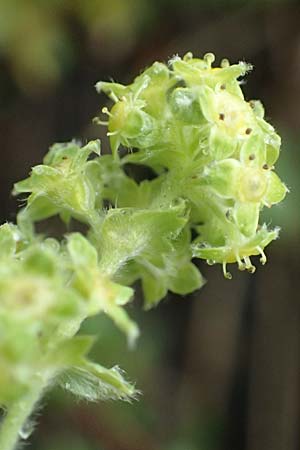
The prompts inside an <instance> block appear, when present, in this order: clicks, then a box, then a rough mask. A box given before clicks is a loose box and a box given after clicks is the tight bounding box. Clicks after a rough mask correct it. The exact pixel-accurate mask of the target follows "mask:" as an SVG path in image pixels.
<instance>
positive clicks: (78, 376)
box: [60, 361, 138, 402]
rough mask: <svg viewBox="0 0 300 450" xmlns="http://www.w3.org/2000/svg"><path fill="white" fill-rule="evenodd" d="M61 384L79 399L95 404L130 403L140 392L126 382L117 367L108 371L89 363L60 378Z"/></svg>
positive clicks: (84, 363) (86, 362)
mask: <svg viewBox="0 0 300 450" xmlns="http://www.w3.org/2000/svg"><path fill="white" fill-rule="evenodd" d="M60 384H61V386H62V387H63V388H64V389H66V390H68V391H70V392H72V394H74V395H76V396H77V397H79V398H82V399H85V400H88V401H93V402H95V401H98V400H126V401H130V400H133V399H135V398H136V396H137V395H138V391H136V389H135V388H134V386H133V385H132V384H130V383H129V382H128V381H126V380H125V378H124V376H123V374H122V372H121V370H120V369H119V368H118V367H117V366H115V367H112V368H111V369H106V368H105V367H103V366H100V365H99V364H95V363H92V362H89V361H84V362H83V363H82V364H81V365H78V366H77V367H74V368H73V369H71V370H69V371H67V372H65V373H64V374H63V375H62V376H61V378H60Z"/></svg>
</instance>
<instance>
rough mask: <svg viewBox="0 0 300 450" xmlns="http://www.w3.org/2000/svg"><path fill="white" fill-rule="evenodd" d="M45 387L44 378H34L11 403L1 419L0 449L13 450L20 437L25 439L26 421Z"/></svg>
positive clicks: (28, 432) (28, 429) (28, 426)
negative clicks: (28, 387) (23, 392)
mask: <svg viewBox="0 0 300 450" xmlns="http://www.w3.org/2000/svg"><path fill="white" fill-rule="evenodd" d="M44 388H45V380H44V379H43V380H41V379H39V380H34V382H33V383H32V385H31V387H30V389H29V390H28V392H27V393H26V394H24V395H23V396H22V397H21V398H20V399H19V400H17V401H15V402H14V403H12V405H11V406H10V407H9V408H8V410H7V413H6V415H5V417H4V419H3V422H2V425H1V432H0V449H1V450H15V449H16V448H17V444H18V442H19V440H20V439H22V438H23V439H27V438H28V437H29V435H30V434H31V429H30V428H31V427H30V425H29V424H28V423H27V421H28V419H29V417H30V415H31V414H32V412H33V410H34V408H35V405H36V403H37V402H38V401H39V399H40V397H41V394H42V392H43V390H44Z"/></svg>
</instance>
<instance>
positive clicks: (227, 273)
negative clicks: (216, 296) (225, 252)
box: [222, 262, 232, 280]
mask: <svg viewBox="0 0 300 450" xmlns="http://www.w3.org/2000/svg"><path fill="white" fill-rule="evenodd" d="M226 266H227V263H226V262H223V264H222V267H223V275H224V277H225V278H226V279H227V280H231V279H232V275H231V273H230V272H227V269H226Z"/></svg>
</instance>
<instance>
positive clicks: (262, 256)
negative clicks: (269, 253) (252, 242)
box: [256, 246, 267, 266]
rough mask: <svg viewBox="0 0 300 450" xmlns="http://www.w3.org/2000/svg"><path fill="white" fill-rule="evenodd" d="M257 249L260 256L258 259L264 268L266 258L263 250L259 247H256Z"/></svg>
mask: <svg viewBox="0 0 300 450" xmlns="http://www.w3.org/2000/svg"><path fill="white" fill-rule="evenodd" d="M256 248H257V250H258V251H259V253H260V255H261V258H260V259H259V260H260V262H261V263H262V265H263V266H264V265H265V264H266V262H267V257H266V255H265V252H264V251H263V249H262V248H261V247H259V246H258V247H256Z"/></svg>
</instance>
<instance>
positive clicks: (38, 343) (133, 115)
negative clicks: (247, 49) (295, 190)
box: [0, 53, 287, 450]
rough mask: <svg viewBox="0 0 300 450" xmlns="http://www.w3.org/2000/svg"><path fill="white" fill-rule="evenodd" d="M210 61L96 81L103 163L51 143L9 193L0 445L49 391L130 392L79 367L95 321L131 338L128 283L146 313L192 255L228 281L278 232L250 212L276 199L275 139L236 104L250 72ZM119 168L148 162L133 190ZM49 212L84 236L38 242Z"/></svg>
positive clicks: (183, 277) (188, 281) (103, 372)
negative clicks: (87, 330) (12, 199)
mask: <svg viewBox="0 0 300 450" xmlns="http://www.w3.org/2000/svg"><path fill="white" fill-rule="evenodd" d="M213 62H214V56H213V55H212V54H210V53H209V54H207V55H205V56H204V58H203V59H196V58H193V57H192V55H191V54H187V55H186V56H185V57H184V58H183V59H181V58H179V57H174V58H173V59H172V60H171V61H170V62H169V65H165V64H162V63H158V62H156V63H154V64H153V65H152V66H151V67H149V68H148V69H146V70H145V71H144V72H143V73H142V74H141V75H139V76H138V77H137V78H136V79H135V80H134V81H133V83H132V84H130V85H129V86H123V85H121V84H118V83H107V82H99V83H98V84H97V89H98V91H104V92H105V93H106V94H108V96H109V97H110V98H111V99H112V101H113V103H114V104H113V106H112V107H111V109H110V110H109V109H108V108H104V109H103V113H105V114H107V116H108V120H107V121H104V120H103V118H102V117H101V118H98V119H97V121H98V122H99V123H101V124H105V125H107V126H108V135H109V137H110V143H111V149H112V152H111V154H106V155H101V152H100V143H99V141H92V142H89V143H88V144H87V145H85V146H83V147H81V145H80V144H79V143H76V142H69V143H65V144H55V145H54V146H53V147H51V148H50V150H49V152H48V154H47V155H46V156H45V158H44V161H43V164H40V165H38V166H36V167H34V168H33V169H32V171H31V174H30V176H29V177H28V178H27V179H26V180H23V181H20V182H18V183H16V184H15V187H14V193H15V194H22V195H24V194H25V195H27V199H26V202H25V206H24V208H23V209H22V210H21V211H20V212H19V214H18V216H17V225H12V224H4V225H2V226H1V227H0V249H1V252H0V298H1V302H0V336H1V343H0V405H1V406H2V407H5V408H7V409H8V413H7V418H6V419H5V421H4V424H3V425H2V430H1V433H0V448H1V449H3V450H11V449H13V448H14V447H15V443H16V442H17V440H18V428H19V427H22V426H23V425H22V424H24V423H25V424H26V420H27V416H28V415H29V414H30V411H31V410H32V408H33V407H34V404H35V403H36V401H38V398H39V397H40V395H41V393H42V392H43V390H44V389H45V388H46V387H47V386H49V384H52V383H54V382H61V383H62V384H63V386H64V387H65V388H66V389H68V390H70V391H71V392H73V393H74V394H76V395H79V396H81V397H84V398H87V399H88V400H97V399H99V398H121V399H130V398H132V397H134V395H135V392H136V391H135V389H134V387H133V386H132V385H130V384H129V383H128V382H127V381H126V380H125V379H124V377H123V375H122V373H121V372H120V371H119V370H118V369H117V368H115V367H113V368H112V369H105V368H103V367H102V366H100V365H98V364H95V363H93V362H91V361H90V360H89V358H88V351H89V349H90V347H91V345H92V340H91V338H90V337H86V336H81V335H77V332H78V330H79V329H80V326H81V323H82V322H83V321H84V320H85V319H86V318H87V317H89V316H91V315H94V314H98V313H104V314H106V315H108V316H109V317H110V318H111V319H112V320H113V321H114V322H115V324H116V326H117V327H119V328H120V329H121V330H122V331H123V332H124V333H125V334H126V336H127V339H128V342H129V344H132V343H134V341H135V339H136V337H137V336H138V328H137V326H136V324H135V323H134V322H133V321H132V320H131V319H130V318H129V316H128V315H127V313H126V311H125V309H124V306H125V305H126V304H127V303H128V302H129V301H130V300H131V298H132V297H133V289H132V288H131V287H130V286H131V285H132V284H133V283H134V282H135V281H136V280H139V279H140V280H141V283H142V287H143V292H144V300H145V307H146V308H151V307H152V306H154V305H156V304H157V303H158V302H159V301H160V300H161V299H162V298H164V297H165V295H166V294H167V292H168V290H170V291H172V292H174V293H177V294H181V295H185V294H187V293H190V292H193V291H194V290H196V289H198V288H200V287H201V286H202V285H203V283H204V280H203V277H202V275H201V273H200V272H199V270H198V268H197V267H196V266H195V264H194V263H193V261H192V259H193V258H201V259H204V260H206V261H207V262H208V263H209V264H214V263H221V264H222V265H223V271H224V275H225V276H226V277H227V278H230V277H231V275H230V273H229V272H227V268H226V264H227V263H235V262H237V263H238V267H239V268H240V269H241V270H244V269H247V270H249V271H250V272H253V271H254V269H255V267H254V266H253V265H252V263H251V260H250V257H251V256H252V255H261V262H262V263H265V262H266V256H265V254H264V248H265V247H266V246H267V245H268V244H269V243H270V242H271V241H272V240H274V239H276V238H277V236H278V229H276V228H275V229H274V230H269V229H268V227H267V226H266V225H265V224H262V225H260V224H259V216H260V212H261V210H262V208H263V207H265V206H267V207H270V206H272V205H273V204H276V203H278V202H280V201H281V200H282V199H283V198H284V196H285V194H286V192H287V188H286V186H285V185H284V184H283V183H282V182H281V181H280V179H279V178H278V176H277V175H276V173H275V172H274V164H275V162H276V160H277V158H278V156H279V150H280V138H279V136H278V135H277V134H276V132H275V130H274V128H273V127H272V126H271V125H270V124H268V123H267V122H266V121H265V119H264V110H263V106H262V105H261V103H260V102H259V101H250V102H247V101H245V99H244V96H243V93H242V90H241V87H240V82H239V78H240V77H241V76H243V75H245V73H246V72H247V71H248V70H249V69H250V66H249V65H247V64H245V63H243V62H241V63H239V64H235V65H230V64H229V62H228V61H227V60H223V61H222V63H221V67H212V64H213ZM129 163H130V165H131V166H132V165H143V166H148V167H147V170H148V169H149V168H150V169H151V172H152V176H151V177H150V178H151V179H147V177H146V178H145V179H143V180H142V181H140V182H137V181H136V180H135V179H134V178H133V177H132V176H130V175H129V173H128V170H127V167H128V164H129ZM153 174H154V176H153ZM108 205H109V206H108ZM52 216H59V217H60V218H61V219H62V221H63V222H64V223H65V224H67V225H68V227H69V229H70V228H71V229H72V223H74V221H76V222H82V223H83V224H84V226H83V227H82V229H83V230H84V233H79V232H73V233H72V232H69V233H67V234H66V235H65V236H63V237H62V238H61V239H57V238H54V237H53V236H44V235H41V234H39V233H37V232H36V230H35V223H36V222H38V221H41V220H44V219H47V218H49V217H52ZM24 405H25V406H24Z"/></svg>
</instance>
